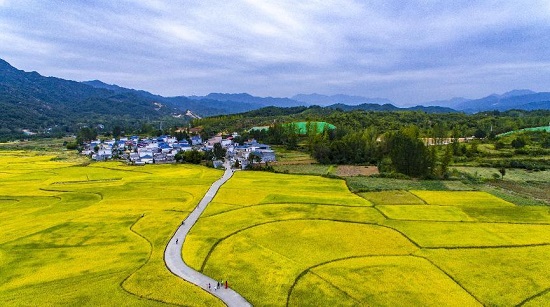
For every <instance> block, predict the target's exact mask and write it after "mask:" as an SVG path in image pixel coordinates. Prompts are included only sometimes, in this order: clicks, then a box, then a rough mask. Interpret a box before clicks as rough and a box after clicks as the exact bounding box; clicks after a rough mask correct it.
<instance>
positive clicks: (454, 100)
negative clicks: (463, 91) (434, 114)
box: [422, 97, 472, 108]
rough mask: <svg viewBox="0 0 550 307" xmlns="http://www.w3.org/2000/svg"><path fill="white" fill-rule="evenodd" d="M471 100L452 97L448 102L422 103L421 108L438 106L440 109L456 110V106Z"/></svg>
mask: <svg viewBox="0 0 550 307" xmlns="http://www.w3.org/2000/svg"><path fill="white" fill-rule="evenodd" d="M470 100H472V99H467V98H464V97H453V98H451V99H448V100H434V101H428V102H424V103H422V105H423V106H440V107H449V108H456V107H457V106H458V105H460V104H462V103H465V102H468V101H470Z"/></svg>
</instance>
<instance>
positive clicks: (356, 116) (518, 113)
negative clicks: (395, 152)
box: [191, 106, 550, 137]
mask: <svg viewBox="0 0 550 307" xmlns="http://www.w3.org/2000/svg"><path fill="white" fill-rule="evenodd" d="M436 108H438V109H439V107H436ZM303 121H306V122H307V121H311V122H313V121H315V122H328V123H331V124H333V125H335V126H336V130H337V134H339V135H345V134H347V133H353V132H358V131H363V130H364V129H370V128H372V129H376V130H377V131H378V132H379V133H380V134H382V133H385V132H388V131H395V130H399V129H400V128H403V127H407V126H415V127H417V128H418V129H419V131H420V133H421V135H422V136H425V137H433V136H434V135H438V134H443V133H442V130H445V131H446V132H445V133H447V134H451V131H452V134H454V135H458V136H461V137H464V136H472V135H478V136H481V137H483V136H487V135H489V134H491V133H492V134H495V135H496V134H498V133H502V132H507V131H511V130H516V129H519V128H525V127H534V126H541V125H547V124H548V122H549V121H550V110H538V111H523V110H511V111H505V112H499V111H492V112H485V113H477V114H466V113H458V112H448V113H437V112H436V113H429V112H425V111H423V110H415V109H414V108H413V109H410V110H405V109H401V110H391V111H373V110H369V111H365V110H360V109H357V110H351V111H344V110H342V109H341V108H333V107H320V106H310V107H292V108H278V107H267V108H262V109H259V110H253V111H249V112H245V113H240V114H233V115H223V116H215V117H208V118H203V119H197V120H193V121H192V123H191V124H192V125H193V126H201V127H202V128H203V129H204V131H205V133H206V134H209V133H217V132H220V131H229V132H232V131H237V132H239V133H241V132H244V131H247V130H248V129H250V128H251V127H254V126H277V125H284V124H287V123H292V122H303Z"/></svg>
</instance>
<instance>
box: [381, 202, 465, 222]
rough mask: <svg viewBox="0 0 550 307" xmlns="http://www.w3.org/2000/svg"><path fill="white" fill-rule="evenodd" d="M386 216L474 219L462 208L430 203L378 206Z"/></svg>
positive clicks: (424, 219)
mask: <svg viewBox="0 0 550 307" xmlns="http://www.w3.org/2000/svg"><path fill="white" fill-rule="evenodd" d="M376 208H377V209H378V210H380V211H382V213H384V215H385V216H387V217H388V218H390V219H395V220H418V221H454V222H460V221H473V220H474V219H472V218H471V217H469V216H468V214H466V213H464V212H463V211H462V210H461V209H460V208H457V207H451V206H430V205H414V206H413V205H389V206H376Z"/></svg>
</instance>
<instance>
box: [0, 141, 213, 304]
mask: <svg viewBox="0 0 550 307" xmlns="http://www.w3.org/2000/svg"><path fill="white" fill-rule="evenodd" d="M52 158H54V157H53V156H47V155H46V156H44V155H35V154H33V153H29V152H5V151H0V305H2V306H44V305H47V306H56V305H74V306H80V305H94V306H105V305H107V306H113V305H123V306H140V305H143V306H151V305H153V306H154V305H167V304H168V305H174V304H175V305H185V306H189V305H192V306H223V304H221V303H220V302H219V301H218V300H217V299H215V298H213V297H212V296H210V295H209V294H208V293H206V292H204V291H202V290H200V289H199V288H198V287H195V286H193V285H190V284H188V283H186V282H184V281H183V280H181V279H180V278H178V277H175V276H174V275H172V274H171V273H170V272H169V271H168V270H167V269H166V267H165V265H164V261H163V252H164V248H165V246H166V243H167V241H168V240H169V238H170V237H171V235H172V233H173V231H175V229H176V228H177V226H178V225H179V224H180V222H181V220H182V219H183V218H184V217H185V216H186V215H187V213H188V212H189V211H190V210H191V208H193V207H194V206H195V205H196V204H197V202H198V201H199V200H200V198H201V197H202V196H203V194H204V193H205V191H206V190H207V189H208V187H209V185H210V184H211V183H212V182H213V181H215V180H216V179H218V178H219V176H220V174H221V173H220V172H219V171H216V170H213V169H208V168H203V167H198V166H188V165H177V166H175V165H155V166H146V167H127V166H124V165H121V164H118V163H114V162H109V163H96V164H91V165H88V166H79V165H75V164H74V163H73V162H63V161H52ZM54 160H55V159H54Z"/></svg>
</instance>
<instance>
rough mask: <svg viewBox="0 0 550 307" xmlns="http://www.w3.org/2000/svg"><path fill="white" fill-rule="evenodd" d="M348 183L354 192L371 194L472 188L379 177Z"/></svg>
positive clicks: (449, 182) (426, 181) (454, 184)
mask: <svg viewBox="0 0 550 307" xmlns="http://www.w3.org/2000/svg"><path fill="white" fill-rule="evenodd" d="M346 182H347V184H348V186H349V188H350V190H351V191H353V192H371V191H387V190H430V191H448V190H456V191H462V190H471V189H472V188H471V187H470V186H468V185H466V184H463V183H462V182H460V181H443V180H410V179H394V178H378V177H364V176H356V177H347V178H346Z"/></svg>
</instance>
